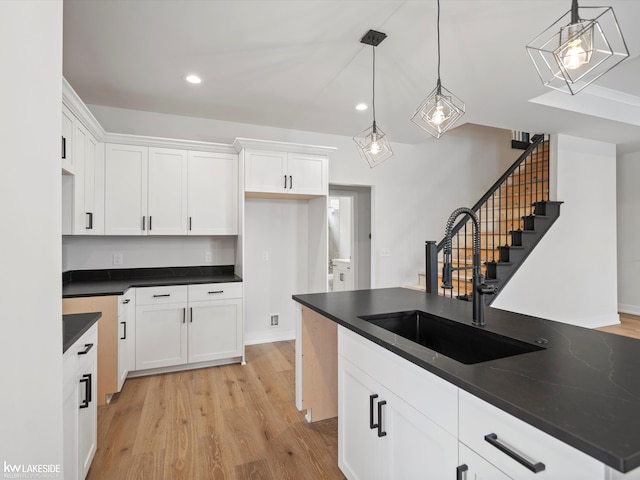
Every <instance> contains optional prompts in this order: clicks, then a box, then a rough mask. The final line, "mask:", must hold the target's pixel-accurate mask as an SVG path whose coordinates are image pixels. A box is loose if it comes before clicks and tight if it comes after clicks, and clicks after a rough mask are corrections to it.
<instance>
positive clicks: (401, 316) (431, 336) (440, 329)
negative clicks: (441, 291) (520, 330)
mask: <svg viewBox="0 0 640 480" xmlns="http://www.w3.org/2000/svg"><path fill="white" fill-rule="evenodd" d="M360 318H361V319H362V320H366V321H367V322H369V323H371V324H373V325H377V326H378V327H381V328H384V329H385V330H388V331H390V332H392V333H394V334H396V335H399V336H400V337H403V338H406V339H407V340H410V341H412V342H415V343H418V344H420V345H422V346H424V347H427V348H429V349H431V350H435V351H436V352H438V353H441V354H442V355H444V356H446V357H449V358H453V359H454V360H457V361H458V362H461V363H464V364H467V365H471V364H474V363H481V362H486V361H489V360H496V359H498V358H505V357H511V356H514V355H521V354H523V353H529V352H535V351H538V350H543V349H544V347H541V346H538V345H533V344H530V343H526V342H522V341H520V340H516V339H514V338H510V337H505V336H502V335H498V334H496V333H493V332H488V331H486V330H483V329H481V328H478V327H473V326H471V325H465V324H462V323H459V322H454V321H451V320H447V319H444V318H440V317H437V316H434V315H429V314H427V313H424V312H421V311H418V310H414V311H409V312H395V313H385V314H381V315H369V316H363V317H360Z"/></svg>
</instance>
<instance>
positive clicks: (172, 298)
mask: <svg viewBox="0 0 640 480" xmlns="http://www.w3.org/2000/svg"><path fill="white" fill-rule="evenodd" d="M186 302H187V286H186V285H169V286H166V287H140V288H136V306H137V305H166V304H169V303H186Z"/></svg>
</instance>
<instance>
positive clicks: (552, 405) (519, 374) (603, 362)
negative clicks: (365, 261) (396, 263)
mask: <svg viewBox="0 0 640 480" xmlns="http://www.w3.org/2000/svg"><path fill="white" fill-rule="evenodd" d="M293 299H294V300H296V301H297V302H299V303H301V304H302V305H305V306H307V307H309V308H311V309H312V310H314V311H316V312H318V313H320V314H322V315H324V316H326V317H327V318H330V319H331V320H333V321H335V322H337V323H338V324H340V325H342V326H344V327H346V328H348V329H350V330H352V331H354V332H356V333H358V334H360V335H362V336H363V337H365V338H367V339H369V340H371V341H373V342H375V343H377V344H379V345H381V346H382V347H384V348H386V349H387V350H390V351H392V352H394V353H396V354H398V355H400V356H401V357H403V358H405V359H407V360H409V361H411V362H413V363H414V364H416V365H418V366H420V367H422V368H424V369H425V370H428V371H430V372H432V373H434V374H435V375H438V376H439V377H441V378H443V379H445V380H447V381H449V382H451V383H452V384H454V385H456V386H458V387H459V388H461V389H463V390H466V391H468V392H469V393H471V394H473V395H475V396H477V397H479V398H481V399H483V400H485V401H487V402H488V403H491V404H493V405H495V406H496V407H498V408H500V409H502V410H504V411H506V412H508V413H510V414H512V415H513V416H515V417H517V418H519V419H521V420H523V421H525V422H527V423H529V424H531V425H533V426H534V427H536V428H538V429H540V430H542V431H544V432H546V433H548V434H550V435H552V436H553V437H556V438H558V439H559V440H561V441H563V442H565V443H567V444H569V445H571V446H573V447H575V448H577V449H578V450H580V451H582V452H584V453H586V454H588V455H590V456H592V457H594V458H596V459H597V460H600V461H601V462H603V463H605V464H606V465H609V466H611V467H613V468H615V469H616V470H618V471H620V472H628V471H630V470H633V469H634V468H636V467H638V466H640V428H639V426H640V340H635V339H632V338H627V337H623V336H619V335H613V334H609V333H605V332H600V331H597V330H591V329H587V328H582V327H576V326H573V325H567V324H563V323H559V322H554V321H551V320H544V319H540V318H536V317H531V316H527V315H520V314H516V313H511V312H506V311H502V310H498V309H494V308H490V307H488V308H486V309H485V318H486V323H487V325H486V327H484V328H485V330H488V331H491V332H494V333H497V334H500V335H505V336H508V337H512V338H516V339H519V340H522V341H525V342H528V343H531V344H535V342H536V340H537V339H541V338H542V339H546V340H547V343H546V344H545V345H544V346H545V347H546V348H545V349H544V350H540V351H536V352H531V353H525V354H522V355H517V356H513V357H507V358H502V359H498V360H491V361H487V362H483V363H477V364H474V365H465V364H462V363H460V362H457V361H455V360H453V359H450V358H448V357H445V356H443V355H441V354H439V353H437V352H435V351H433V350H430V349H428V348H426V347H422V346H420V345H417V344H416V343H413V342H410V341H408V340H406V339H404V338H402V337H399V336H397V335H395V334H393V333H391V332H389V331H387V330H384V329H382V328H380V327H377V326H375V325H373V324H370V323H368V322H367V321H365V320H361V319H360V318H358V317H359V316H362V315H373V314H380V313H391V312H399V311H413V310H422V311H424V312H427V313H431V314H434V315H438V316H441V317H444V318H448V319H451V320H455V321H458V322H461V323H465V324H468V325H470V324H471V303H469V302H463V301H454V300H451V299H445V298H442V297H438V296H437V295H431V294H426V293H424V292H418V291H414V290H409V289H404V288H389V289H379V290H358V291H352V292H334V293H318V294H308V295H294V296H293ZM472 328H481V327H472Z"/></svg>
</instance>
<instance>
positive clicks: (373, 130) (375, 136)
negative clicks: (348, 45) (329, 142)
mask: <svg viewBox="0 0 640 480" xmlns="http://www.w3.org/2000/svg"><path fill="white" fill-rule="evenodd" d="M385 38H387V35H386V34H384V33H382V32H376V31H375V30H369V31H368V32H367V33H365V35H364V37H362V39H361V40H360V42H361V43H364V44H367V45H371V47H372V51H373V88H372V101H371V109H372V110H373V124H372V125H371V126H370V127H369V128H367V129H366V130H363V131H362V132H360V133H359V134H358V135H356V136H355V137H353V141H354V142H356V144H357V145H358V151H359V152H360V155H361V156H362V158H363V159H364V160H366V161H367V163H368V164H369V167H371V168H373V167H375V166H377V165H380V164H381V163H382V162H384V161H385V160H387V159H388V158H391V156H392V155H393V152H392V151H391V145H390V144H389V139H388V138H387V136H386V135H385V133H384V132H383V131H382V130H381V129H380V127H378V125H377V124H376V47H377V46H378V45H380V43H381V42H382V41H383V40H384V39H385Z"/></svg>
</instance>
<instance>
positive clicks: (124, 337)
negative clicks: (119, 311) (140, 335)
mask: <svg viewBox="0 0 640 480" xmlns="http://www.w3.org/2000/svg"><path fill="white" fill-rule="evenodd" d="M120 325H124V329H123V330H124V331H123V332H122V335H123V336H122V337H120V340H126V339H127V322H120Z"/></svg>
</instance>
